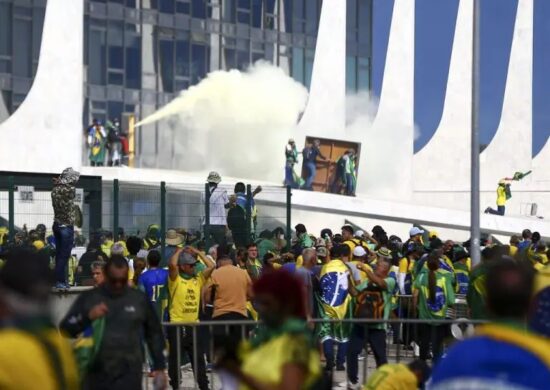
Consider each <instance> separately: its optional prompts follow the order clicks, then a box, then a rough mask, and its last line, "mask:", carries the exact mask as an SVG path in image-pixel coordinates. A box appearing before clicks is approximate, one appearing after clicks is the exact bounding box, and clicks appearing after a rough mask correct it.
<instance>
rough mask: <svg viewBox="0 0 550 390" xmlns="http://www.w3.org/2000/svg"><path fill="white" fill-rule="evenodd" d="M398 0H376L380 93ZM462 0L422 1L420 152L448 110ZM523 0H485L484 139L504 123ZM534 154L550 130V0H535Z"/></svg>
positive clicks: (417, 37) (418, 27) (375, 79)
mask: <svg viewBox="0 0 550 390" xmlns="http://www.w3.org/2000/svg"><path fill="white" fill-rule="evenodd" d="M394 1H395V0H374V18H373V19H374V26H373V28H374V37H373V44H374V46H373V89H374V93H375V94H376V95H378V96H379V94H380V90H381V86H382V82H383V73H384V64H385V57H386V49H387V43H388V36H389V28H390V20H391V15H392V11H393V5H394ZM459 1H460V0H416V11H415V17H416V23H415V29H416V30H415V110H414V115H415V122H416V124H417V125H418V127H419V128H420V137H419V138H418V139H417V140H416V142H415V151H418V150H420V149H421V148H422V147H423V146H424V145H425V144H426V143H427V142H428V141H429V140H430V138H431V137H432V136H433V134H434V132H435V130H436V129H437V126H438V124H439V121H440V119H441V114H442V112H443V102H444V99H445V89H446V85H447V77H448V71H449V63H450V57H451V50H452V42H453V38H454V30H455V24H456V16H457V12H458V5H459ZM517 4H518V0H481V85H480V94H481V103H480V127H481V137H480V138H481V139H480V141H481V143H489V142H490V141H491V139H492V138H493V136H494V135H495V132H496V130H497V127H498V124H499V122H500V115H501V111H502V103H503V97H504V88H505V85H506V74H507V70H508V60H509V57H510V49H511V44H512V36H513V31H514V21H515V16H516V11H517ZM534 14H535V16H534V43H533V45H534V58H533V62H534V64H533V155H535V154H536V153H537V152H538V151H540V149H541V148H542V146H543V145H544V143H545V142H546V139H547V138H548V136H549V135H550V72H548V69H550V0H534Z"/></svg>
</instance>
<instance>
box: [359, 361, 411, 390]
mask: <svg viewBox="0 0 550 390" xmlns="http://www.w3.org/2000/svg"><path fill="white" fill-rule="evenodd" d="M417 388H418V379H416V375H414V373H413V372H412V371H411V370H409V367H407V366H406V365H405V364H384V365H383V366H381V367H380V368H379V369H378V370H376V371H375V372H374V373H373V374H372V375H371V376H370V377H369V380H368V381H367V383H366V384H365V386H364V387H363V390H416V389H417Z"/></svg>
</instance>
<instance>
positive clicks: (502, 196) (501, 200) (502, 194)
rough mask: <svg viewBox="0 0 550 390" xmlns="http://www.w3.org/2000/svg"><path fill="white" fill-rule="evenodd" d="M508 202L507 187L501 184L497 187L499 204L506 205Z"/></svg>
mask: <svg viewBox="0 0 550 390" xmlns="http://www.w3.org/2000/svg"><path fill="white" fill-rule="evenodd" d="M505 204H506V189H505V188H504V186H501V185H499V186H498V188H497V206H504V205H505Z"/></svg>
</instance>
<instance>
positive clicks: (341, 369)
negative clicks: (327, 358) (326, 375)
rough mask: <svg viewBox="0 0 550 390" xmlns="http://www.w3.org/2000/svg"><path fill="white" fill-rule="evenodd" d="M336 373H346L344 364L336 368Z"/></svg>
mask: <svg viewBox="0 0 550 390" xmlns="http://www.w3.org/2000/svg"><path fill="white" fill-rule="evenodd" d="M336 371H346V367H344V365H343V364H339V365H337V366H336Z"/></svg>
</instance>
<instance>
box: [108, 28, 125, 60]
mask: <svg viewBox="0 0 550 390" xmlns="http://www.w3.org/2000/svg"><path fill="white" fill-rule="evenodd" d="M123 28H124V25H123V24H122V23H118V22H114V23H109V30H108V31H107V42H108V43H109V68H111V69H124V49H123V45H122V39H123V37H124V35H123Z"/></svg>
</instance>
